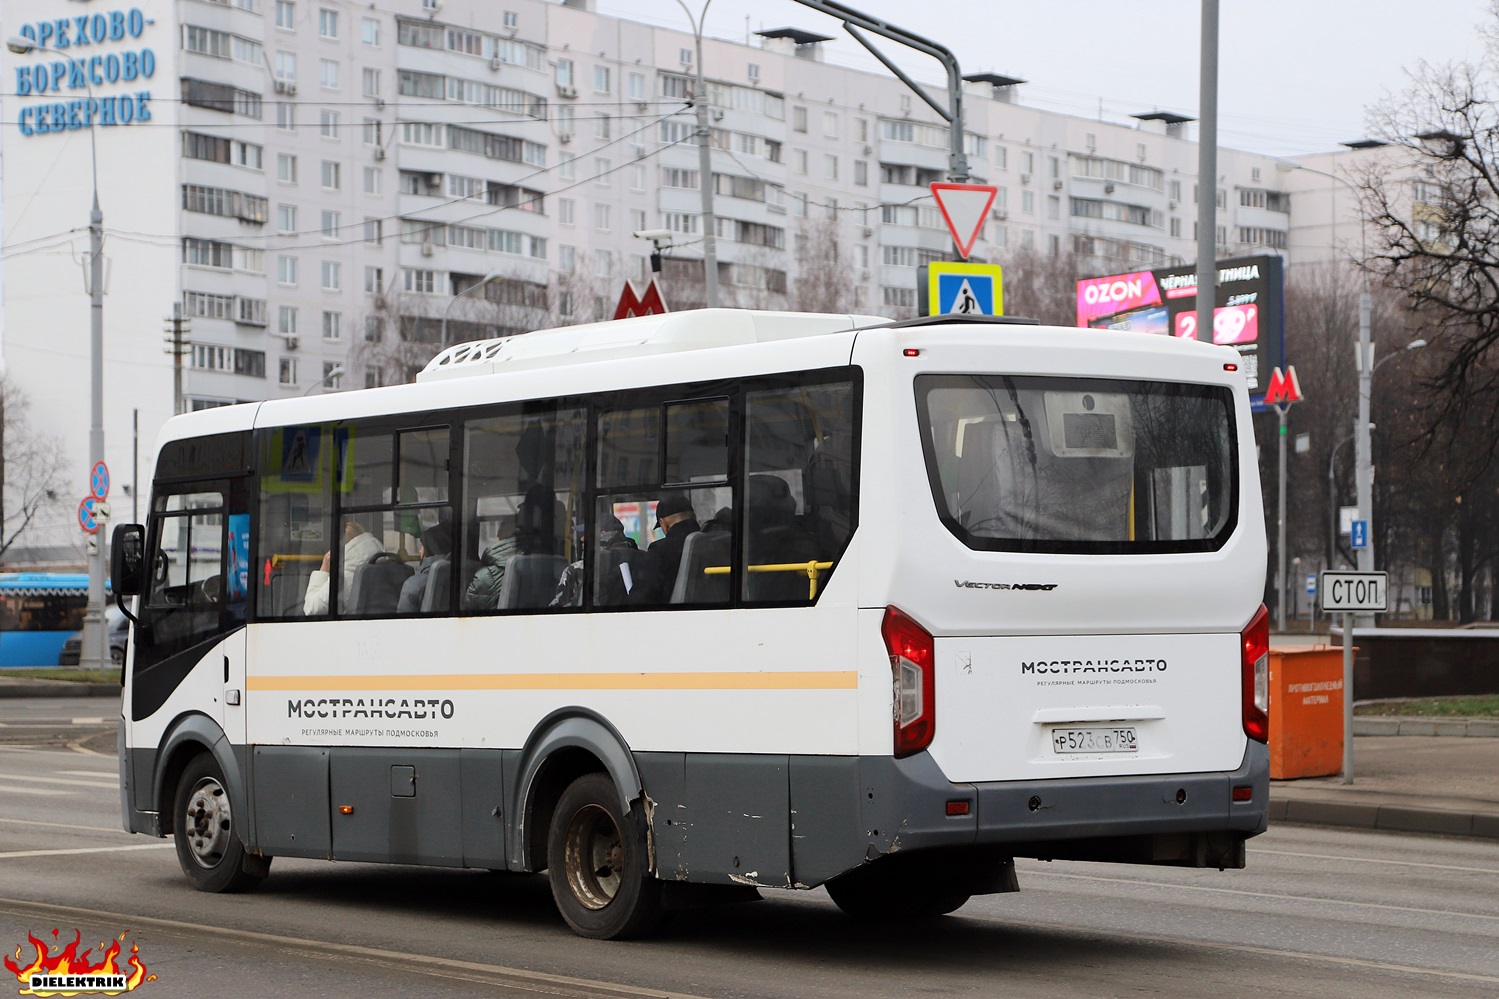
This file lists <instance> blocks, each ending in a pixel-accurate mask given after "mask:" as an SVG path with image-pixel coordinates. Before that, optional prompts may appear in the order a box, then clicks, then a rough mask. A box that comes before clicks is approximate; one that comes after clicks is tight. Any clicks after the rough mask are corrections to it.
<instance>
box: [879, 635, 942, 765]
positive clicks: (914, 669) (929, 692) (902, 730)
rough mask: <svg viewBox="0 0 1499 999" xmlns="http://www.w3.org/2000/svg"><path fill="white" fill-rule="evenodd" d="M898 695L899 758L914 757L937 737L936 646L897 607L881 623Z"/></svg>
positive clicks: (897, 750)
mask: <svg viewBox="0 0 1499 999" xmlns="http://www.w3.org/2000/svg"><path fill="white" fill-rule="evenodd" d="M880 634H881V635H882V636H883V637H884V639H885V651H886V652H888V653H889V654H890V674H891V680H892V681H893V685H894V693H895V755H896V756H897V757H901V756H910V755H911V754H912V753H919V752H921V751H922V750H923V749H925V748H926V747H927V746H930V745H931V744H932V736H934V735H936V734H937V693H936V682H935V673H936V647H935V646H934V644H933V642H932V636H931V635H929V634H927V631H926V629H925V628H923V627H922V626H921V625H919V624H917V623H916V622H915V621H912V620H911V619H910V618H908V617H906V615H904V614H902V613H901V612H900V611H899V610H897V609H896V608H894V607H886V608H885V620H884V621H883V622H881V624H880Z"/></svg>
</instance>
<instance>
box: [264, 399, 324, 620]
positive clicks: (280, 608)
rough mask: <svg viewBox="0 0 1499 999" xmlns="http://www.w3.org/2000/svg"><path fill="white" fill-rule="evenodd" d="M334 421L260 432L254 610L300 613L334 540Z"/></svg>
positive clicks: (273, 613) (268, 613) (276, 614)
mask: <svg viewBox="0 0 1499 999" xmlns="http://www.w3.org/2000/svg"><path fill="white" fill-rule="evenodd" d="M333 438H334V429H333V425H332V424H305V425H299V426H290V427H275V428H272V429H270V430H268V431H263V432H262V436H261V438H260V469H261V473H260V522H259V529H260V534H259V541H258V544H257V548H256V552H255V559H254V564H253V565H254V570H255V572H256V573H257V574H258V575H259V583H260V586H259V594H258V597H257V602H256V615H257V617H261V618H280V617H301V616H302V611H303V598H304V596H305V594H306V592H307V585H308V580H309V579H310V578H311V575H312V572H313V570H315V569H317V568H318V567H319V566H320V565H321V564H322V561H323V553H324V552H326V551H328V550H329V549H330V548H331V547H332V545H333V544H334V542H335V540H336V541H337V542H338V543H339V544H342V539H341V538H338V539H335V538H334V532H333V526H332V512H333V509H332V483H333V477H334V468H335V466H334V462H333V460H332V447H333Z"/></svg>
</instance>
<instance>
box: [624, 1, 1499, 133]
mask: <svg viewBox="0 0 1499 999" xmlns="http://www.w3.org/2000/svg"><path fill="white" fill-rule="evenodd" d="M685 2H686V4H687V6H688V7H689V8H690V9H691V10H692V11H693V14H694V16H696V15H697V13H698V12H699V11H701V10H702V7H703V0H685ZM843 2H844V3H845V4H847V5H848V6H852V7H854V8H856V9H859V10H862V11H864V12H865V13H867V14H870V15H871V16H874V17H878V18H881V19H884V20H886V21H888V22H890V23H892V24H896V25H899V26H900V27H902V28H907V29H909V30H911V31H914V32H917V33H918V34H922V35H925V36H927V37H928V38H931V39H933V40H934V41H937V42H941V43H942V44H944V45H947V46H948V47H949V48H951V49H952V50H953V51H954V52H955V53H956V54H957V57H958V62H959V64H960V66H961V67H962V70H963V72H964V73H965V74H966V73H978V72H985V71H989V72H998V73H1004V74H1006V75H1009V76H1016V77H1020V78H1021V79H1024V80H1028V81H1029V82H1028V83H1027V84H1026V86H1024V87H1023V88H1021V103H1023V104H1026V105H1029V106H1032V107H1040V108H1045V109H1047V110H1052V111H1060V112H1064V113H1067V114H1076V115H1081V116H1083V117H1088V118H1097V117H1099V116H1100V113H1101V114H1102V117H1103V118H1104V119H1105V120H1108V121H1115V122H1129V118H1128V116H1129V115H1130V114H1132V113H1136V112H1141V111H1153V110H1165V111H1175V112H1178V113H1181V114H1188V115H1192V116H1194V117H1195V116H1196V115H1197V111H1198V38H1199V27H1198V25H1199V12H1200V4H1199V3H1198V2H1197V0H1153V2H1149V3H1146V2H1125V0H1060V2H1046V0H1041V2H1036V0H1030V2H1025V3H1021V2H1016V0H927V2H925V3H917V2H913V0H843ZM597 4H598V8H597V9H598V10H599V12H600V13H605V14H610V15H614V16H616V17H625V18H629V19H631V20H636V21H645V22H647V23H651V24H660V25H664V26H668V27H674V28H680V29H682V30H688V22H687V17H686V15H685V14H684V13H683V11H682V7H681V6H680V5H679V4H678V3H677V2H676V0H597ZM1488 6H1489V4H1488V2H1487V0H1414V2H1413V0H1224V2H1223V3H1222V5H1221V13H1220V15H1219V16H1220V22H1221V23H1220V28H1221V42H1220V56H1219V73H1220V92H1219V98H1218V111H1219V116H1220V120H1219V129H1218V133H1219V142H1220V143H1221V144H1222V145H1224V146H1229V147H1232V148H1236V149H1247V150H1253V151H1255V152H1262V153H1268V154H1272V155H1294V154H1297V153H1305V152H1320V151H1324V150H1328V149H1335V148H1337V145H1338V143H1339V142H1342V141H1345V140H1349V139H1358V138H1362V137H1363V136H1365V135H1366V134H1367V132H1368V128H1367V126H1366V122H1365V114H1364V109H1365V108H1366V107H1367V106H1368V105H1369V104H1371V103H1374V102H1375V101H1377V100H1379V99H1380V98H1381V97H1383V96H1384V95H1385V94H1387V93H1398V92H1399V91H1401V90H1402V89H1403V88H1404V86H1405V82H1406V76H1405V71H1406V70H1407V69H1408V68H1412V67H1414V66H1415V65H1416V64H1417V63H1418V62H1420V61H1421V60H1423V59H1424V60H1426V61H1427V62H1431V63H1437V64H1441V63H1445V62H1449V61H1453V60H1461V59H1470V60H1476V59H1478V58H1480V57H1481V56H1482V55H1483V44H1482V41H1481V39H1480V38H1479V36H1478V34H1477V31H1476V30H1475V26H1476V25H1477V24H1479V23H1480V22H1482V21H1485V20H1487V19H1488V17H1489V15H1488ZM786 26H792V27H797V28H804V29H806V30H809V31H817V32H820V33H822V34H826V35H834V36H837V41H836V42H832V43H829V44H828V47H827V48H828V61H830V62H836V63H839V64H842V65H851V66H858V67H860V68H863V69H869V70H873V71H878V72H885V70H884V69H883V67H881V66H880V65H879V64H878V63H877V62H875V60H874V59H873V58H872V57H871V56H869V55H868V54H867V53H865V52H864V50H863V49H862V48H860V47H859V46H858V44H857V43H855V42H854V41H853V40H852V39H850V38H849V37H848V36H847V35H846V34H845V33H844V32H843V29H842V27H841V25H839V23H838V22H837V21H835V20H833V19H832V18H830V17H827V16H825V15H823V14H819V13H817V12H816V11H813V10H811V9H809V8H807V7H803V6H801V5H800V4H798V3H795V2H794V0H712V2H711V5H710V6H709V8H708V22H707V32H706V33H707V34H708V35H710V36H713V37H718V38H728V39H732V40H736V41H743V40H744V39H745V37H746V34H747V32H753V31H759V30H761V29H764V28H779V27H786ZM752 41H755V42H758V39H752ZM887 51H889V52H890V53H891V54H892V55H896V54H898V53H899V49H898V47H896V46H894V45H893V44H892V45H890V46H888V47H887ZM897 61H898V62H899V63H900V64H901V65H902V66H903V67H904V68H905V69H906V70H907V71H908V72H910V73H912V74H913V75H914V76H916V78H917V79H919V80H922V81H924V82H925V81H931V82H940V81H941V80H942V74H941V71H940V68H939V67H938V66H937V64H936V63H935V62H934V61H932V60H931V59H928V58H926V57H924V56H920V55H916V54H914V53H910V54H909V55H906V54H901V58H899V59H898V60H897Z"/></svg>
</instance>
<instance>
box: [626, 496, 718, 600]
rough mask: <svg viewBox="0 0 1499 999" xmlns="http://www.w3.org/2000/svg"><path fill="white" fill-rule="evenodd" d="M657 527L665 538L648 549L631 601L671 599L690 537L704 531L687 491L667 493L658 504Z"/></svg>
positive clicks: (631, 594)
mask: <svg viewBox="0 0 1499 999" xmlns="http://www.w3.org/2000/svg"><path fill="white" fill-rule="evenodd" d="M656 529H657V530H659V531H662V532H664V533H665V535H666V536H665V537H663V538H661V539H660V540H658V541H656V542H654V543H652V544H651V546H650V547H649V548H647V549H646V550H645V558H644V559H643V560H642V562H641V566H640V578H639V579H638V580H636V582H635V587H634V589H632V590H631V591H630V602H631V603H637V604H664V603H666V602H667V601H668V600H670V599H671V590H672V587H673V586H675V585H676V582H677V568H678V567H679V566H680V565H681V564H682V549H683V548H684V547H685V546H686V544H687V538H688V537H689V536H690V535H693V534H696V533H697V532H698V531H700V530H702V528H701V527H699V526H698V522H697V517H696V515H695V513H694V512H693V509H692V499H691V497H689V496H688V495H687V494H686V493H667V494H666V495H664V496H662V497H661V499H660V500H659V501H658V502H657V503H656Z"/></svg>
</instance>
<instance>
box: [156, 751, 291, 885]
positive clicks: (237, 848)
mask: <svg viewBox="0 0 1499 999" xmlns="http://www.w3.org/2000/svg"><path fill="white" fill-rule="evenodd" d="M172 809H173V811H172V819H173V824H172V839H173V840H174V841H175V842H176V844H177V863H179V864H180V865H182V873H183V874H185V875H187V880H188V881H190V882H192V885H193V887H194V888H196V889H198V890H199V891H208V892H239V891H246V890H248V889H250V888H253V887H255V886H256V885H258V884H259V883H260V882H262V881H264V880H265V879H266V876H267V875H269V874H270V873H271V858H270V857H257V856H254V855H253V854H249V853H246V852H245V844H244V841H243V840H241V839H240V836H239V828H238V827H237V826H236V825H235V819H234V814H233V812H232V811H231V810H230V807H229V794H228V792H227V791H226V790H225V783H224V774H223V772H222V771H221V770H220V769H219V764H218V761H217V760H215V759H214V758H213V754H211V753H200V754H199V755H198V756H196V757H194V758H193V760H192V762H190V763H189V764H188V765H187V769H185V770H183V771H182V777H181V779H179V780H178V781H177V793H176V794H175V795H174V796H173V798H172Z"/></svg>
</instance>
